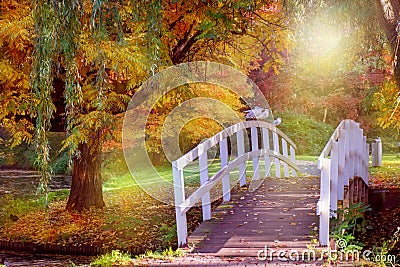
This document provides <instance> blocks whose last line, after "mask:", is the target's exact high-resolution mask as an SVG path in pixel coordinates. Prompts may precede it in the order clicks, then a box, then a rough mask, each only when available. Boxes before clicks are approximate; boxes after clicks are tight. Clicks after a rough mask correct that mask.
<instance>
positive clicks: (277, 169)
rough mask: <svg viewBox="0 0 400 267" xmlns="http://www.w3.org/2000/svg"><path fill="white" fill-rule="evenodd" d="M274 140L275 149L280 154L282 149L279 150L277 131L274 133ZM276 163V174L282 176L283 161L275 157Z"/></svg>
mask: <svg viewBox="0 0 400 267" xmlns="http://www.w3.org/2000/svg"><path fill="white" fill-rule="evenodd" d="M272 140H273V144H274V151H275V152H276V153H278V154H280V150H279V136H278V134H277V133H276V132H273V133H272ZM274 163H275V176H276V177H278V178H280V177H281V163H280V160H279V159H278V158H275V159H274Z"/></svg>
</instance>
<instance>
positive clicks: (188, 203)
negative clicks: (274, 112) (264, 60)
mask: <svg viewBox="0 0 400 267" xmlns="http://www.w3.org/2000/svg"><path fill="white" fill-rule="evenodd" d="M248 128H250V129H251V139H252V142H251V151H250V152H246V147H245V137H247V129H248ZM257 128H261V129H262V142H263V143H262V147H263V149H260V145H259V141H258V134H259V131H258V129H257ZM270 130H271V131H272V132H273V136H272V141H273V150H271V148H270V136H269V131H270ZM234 134H236V141H237V144H236V146H237V154H238V155H237V158H236V159H232V160H231V161H230V160H229V154H228V139H227V138H228V137H231V136H233V135H234ZM245 134H246V135H245ZM280 139H282V153H283V154H284V155H282V154H281V153H280V147H279V146H280V143H279V141H280ZM246 140H247V139H246ZM218 144H219V146H220V147H219V149H220V160H221V169H220V170H219V171H217V173H215V174H214V175H213V176H212V177H209V170H208V156H207V151H208V150H209V149H210V148H212V147H214V146H217V145H218ZM289 144H290V146H289V147H290V159H289V158H288V157H289V155H288V145H289ZM295 147H296V145H295V144H294V143H293V142H292V141H291V140H290V139H289V138H288V137H287V136H286V135H285V134H284V133H282V132H281V131H280V130H279V129H277V128H276V127H275V126H274V125H271V124H270V123H268V122H259V121H257V122H255V121H247V122H241V123H238V124H235V125H232V126H230V127H228V128H226V129H225V130H224V131H221V132H219V133H218V134H216V135H215V136H213V137H210V138H209V139H208V140H206V141H204V142H203V143H201V144H199V145H198V146H197V147H195V148H194V149H192V150H191V151H189V152H188V153H186V154H185V155H184V156H182V157H181V158H179V159H177V160H176V161H174V162H173V164H172V172H173V180H174V196H175V212H176V224H177V237H178V245H179V246H183V245H186V244H187V238H188V237H187V218H186V212H187V211H188V210H189V209H190V208H192V207H193V206H194V205H195V204H196V203H198V201H199V200H201V201H202V203H201V205H202V212H203V220H204V221H205V220H209V219H211V189H212V188H213V187H215V186H216V185H217V184H219V183H220V182H222V193H223V200H224V201H229V200H230V197H231V192H230V190H231V188H230V187H231V179H230V172H232V171H234V170H235V169H237V168H238V169H239V183H240V185H241V186H243V185H245V184H246V180H247V177H246V162H247V161H249V160H250V159H252V161H253V172H254V174H253V179H259V178H260V158H264V160H265V165H266V166H265V171H266V176H267V175H268V174H269V173H270V172H271V171H270V170H271V157H274V159H275V167H276V176H277V177H281V170H280V165H281V161H282V164H286V165H287V167H289V168H291V169H293V172H294V174H297V167H296V165H295ZM232 149H234V147H233V148H232ZM197 159H198V160H199V163H198V164H199V165H198V166H199V175H200V187H199V188H198V189H196V190H195V191H194V192H193V193H192V194H191V195H190V196H188V197H186V196H185V184H184V168H185V167H186V166H188V164H190V163H193V162H194V161H195V160H197ZM284 169H285V175H288V172H289V171H288V168H284Z"/></svg>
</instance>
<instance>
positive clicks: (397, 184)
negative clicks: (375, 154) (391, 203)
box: [369, 155, 400, 188]
mask: <svg viewBox="0 0 400 267" xmlns="http://www.w3.org/2000/svg"><path fill="white" fill-rule="evenodd" d="M369 172H370V184H371V185H372V187H376V188H400V179H399V173H400V157H399V156H397V155H383V156H382V166H381V167H370V168H369Z"/></svg>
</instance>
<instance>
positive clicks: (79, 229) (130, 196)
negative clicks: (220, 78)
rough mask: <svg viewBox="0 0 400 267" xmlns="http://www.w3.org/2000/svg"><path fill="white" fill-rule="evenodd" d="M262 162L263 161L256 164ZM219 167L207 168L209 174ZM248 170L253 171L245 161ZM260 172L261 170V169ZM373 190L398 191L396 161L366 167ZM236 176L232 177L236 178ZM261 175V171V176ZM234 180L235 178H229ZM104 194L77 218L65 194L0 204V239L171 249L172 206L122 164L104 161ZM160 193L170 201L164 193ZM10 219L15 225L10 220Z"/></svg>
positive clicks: (192, 170) (194, 217)
mask: <svg viewBox="0 0 400 267" xmlns="http://www.w3.org/2000/svg"><path fill="white" fill-rule="evenodd" d="M297 159H298V160H306V161H316V160H317V156H307V155H300V156H297ZM261 162H262V161H261ZM197 168H198V167H197V165H191V166H189V167H188V168H187V170H186V171H185V175H186V182H187V184H190V185H194V184H198V180H199V177H198V174H196V171H197ZM219 168H220V165H219V163H217V162H215V163H212V164H211V165H210V175H212V174H213V173H215V172H216V171H217V170H218V169H219ZM248 168H252V163H251V161H249V163H248ZM261 169H264V168H263V165H261ZM158 171H159V173H160V175H161V176H163V177H164V179H166V180H168V181H172V175H171V167H170V166H162V167H158ZM370 171H371V178H370V179H371V183H372V185H373V186H374V187H385V188H387V187H399V186H400V182H399V179H398V176H399V172H400V158H399V157H397V156H396V155H385V156H384V157H383V166H382V167H375V168H372V167H371V168H370ZM236 174H237V173H236ZM262 174H263V171H262ZM233 176H235V175H233ZM103 177H104V184H103V192H104V200H105V203H106V208H105V209H103V210H95V209H93V210H87V211H85V212H82V213H74V212H66V211H64V207H65V204H66V199H67V197H68V193H69V191H68V190H61V191H57V192H52V193H51V194H50V200H51V204H50V208H49V209H48V210H46V209H45V208H44V200H43V198H40V197H30V198H27V199H15V198H13V197H10V196H9V197H3V198H1V199H0V239H9V240H16V241H17V240H18V241H33V242H36V243H47V242H50V243H54V244H61V245H62V244H74V245H77V244H92V245H95V246H101V247H104V248H108V249H120V250H122V251H126V250H129V249H131V248H135V247H140V248H142V249H144V250H164V249H166V248H168V247H175V244H176V225H175V209H174V207H173V206H169V205H166V204H164V203H161V202H159V201H157V200H155V199H154V198H152V197H151V196H149V195H148V194H146V193H145V192H144V191H143V190H142V189H141V188H140V187H139V186H138V185H137V184H136V183H135V180H134V179H133V178H132V177H131V175H130V174H129V172H128V169H127V167H126V165H125V163H124V161H123V159H118V160H113V161H112V162H111V161H110V162H108V164H105V166H104V167H103ZM165 194H170V195H171V197H173V192H171V191H169V189H166V192H165ZM15 216H16V217H18V220H17V221H15V220H13V218H14V219H15ZM188 217H189V219H188V222H189V231H191V230H193V229H195V228H196V227H197V225H198V224H199V223H200V222H201V210H200V209H199V208H193V209H191V210H190V211H189V213H188Z"/></svg>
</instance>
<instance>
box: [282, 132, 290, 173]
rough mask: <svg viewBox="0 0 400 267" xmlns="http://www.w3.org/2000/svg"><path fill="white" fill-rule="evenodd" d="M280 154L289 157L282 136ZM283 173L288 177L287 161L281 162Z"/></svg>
mask: <svg viewBox="0 0 400 267" xmlns="http://www.w3.org/2000/svg"><path fill="white" fill-rule="evenodd" d="M282 154H283V156H284V157H286V158H289V153H288V145H287V142H286V140H285V139H283V138H282ZM282 164H283V175H284V177H289V166H288V164H287V163H285V162H283V163H282Z"/></svg>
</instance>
